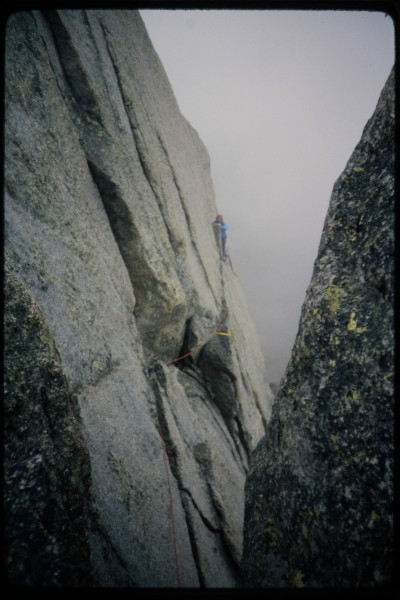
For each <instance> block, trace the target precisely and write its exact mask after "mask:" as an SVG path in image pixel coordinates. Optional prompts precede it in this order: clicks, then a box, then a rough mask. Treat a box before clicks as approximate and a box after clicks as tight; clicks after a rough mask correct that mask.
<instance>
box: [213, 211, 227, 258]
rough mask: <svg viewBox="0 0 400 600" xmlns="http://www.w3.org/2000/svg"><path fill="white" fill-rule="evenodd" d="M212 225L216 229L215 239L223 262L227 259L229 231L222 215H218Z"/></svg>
mask: <svg viewBox="0 0 400 600" xmlns="http://www.w3.org/2000/svg"><path fill="white" fill-rule="evenodd" d="M211 225H212V226H213V228H214V233H215V239H216V240H217V244H218V247H219V250H220V256H221V258H222V260H225V258H226V230H227V229H228V226H227V224H226V223H225V221H224V218H223V216H222V215H217V216H216V217H215V220H214V221H212V223H211Z"/></svg>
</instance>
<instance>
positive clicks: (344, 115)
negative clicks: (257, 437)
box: [140, 9, 395, 382]
mask: <svg viewBox="0 0 400 600" xmlns="http://www.w3.org/2000/svg"><path fill="white" fill-rule="evenodd" d="M140 13H141V15H142V18H143V20H144V22H145V25H146V28H147V31H148V33H149V36H150V38H151V40H152V42H153V45H154V47H155V50H156V51H157V53H158V55H159V57H160V60H161V62H162V64H163V66H164V68H165V70H166V73H167V76H168V79H169V81H170V83H171V85H172V88H173V90H174V93H175V97H176V99H177V101H178V104H179V107H180V110H181V112H182V114H183V115H184V116H185V117H186V118H187V120H188V121H189V122H190V124H191V125H192V126H193V127H194V128H195V129H196V130H197V132H198V133H199V135H200V137H201V139H202V140H203V142H204V144H205V145H206V147H207V150H208V152H209V154H210V159H211V175H212V179H213V182H214V188H215V193H216V202H217V208H218V211H219V212H221V213H222V214H223V215H224V218H225V220H226V222H227V223H228V228H229V229H228V236H229V237H228V252H229V254H230V256H231V260H232V263H233V267H234V270H235V272H236V273H237V275H238V277H239V280H240V282H241V284H242V287H243V289H244V292H245V295H246V298H247V301H248V304H249V307H250V310H251V312H252V315H253V318H254V321H255V323H256V325H257V328H258V332H259V338H260V341H261V345H262V347H263V351H264V355H265V359H266V367H267V374H268V377H269V380H270V381H271V382H278V381H279V380H280V378H281V377H282V375H283V374H284V371H285V368H286V365H287V362H288V360H289V358H290V352H291V349H292V346H293V343H294V339H295V336H296V333H297V328H298V322H299V317H300V310H301V306H302V304H303V301H304V297H305V292H306V290H307V287H308V285H309V283H310V279H311V275H312V269H313V263H314V260H315V258H316V256H317V251H318V245H319V241H320V237H321V233H322V227H323V223H324V219H325V216H326V212H327V209H328V205H329V200H330V196H331V192H332V188H333V184H334V182H335V180H336V179H337V178H338V176H339V175H340V174H341V172H342V171H343V169H344V167H345V165H346V163H347V161H348V159H349V158H350V156H351V153H352V152H353V150H354V148H355V146H356V144H357V143H358V141H359V140H360V137H361V134H362V131H363V129H364V126H365V125H366V123H367V121H368V119H369V118H370V117H371V116H372V113H373V112H374V109H375V106H376V103H377V101H378V98H379V95H380V92H381V91H382V88H383V86H384V84H385V82H386V79H387V77H388V76H389V73H390V70H391V68H392V66H393V64H394V60H395V57H394V26H393V22H392V19H391V17H390V16H385V14H384V13H379V12H367V11H324V10H321V11H316V10H311V11H310V10H303V11H286V10H274V11H272V10H261V11H259V10H257V11H255V10H254V11H253V10H194V9H189V10H156V9H153V10H141V11H140Z"/></svg>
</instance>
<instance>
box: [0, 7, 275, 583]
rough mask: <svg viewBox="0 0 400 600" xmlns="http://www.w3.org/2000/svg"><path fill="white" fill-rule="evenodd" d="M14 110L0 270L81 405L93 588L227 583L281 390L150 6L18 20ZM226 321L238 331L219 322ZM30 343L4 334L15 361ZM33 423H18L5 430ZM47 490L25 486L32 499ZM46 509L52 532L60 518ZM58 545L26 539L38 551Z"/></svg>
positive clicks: (13, 46)
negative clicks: (247, 486) (27, 306)
mask: <svg viewBox="0 0 400 600" xmlns="http://www.w3.org/2000/svg"><path fill="white" fill-rule="evenodd" d="M5 108H6V112H5V147H4V150H5V171H4V175H5V213H4V214H5V263H6V266H7V269H9V271H10V273H11V274H12V276H13V277H14V278H15V280H16V281H17V282H18V284H20V286H22V287H21V288H18V289H24V290H25V291H24V293H25V294H27V295H28V296H29V298H31V300H32V302H34V303H35V305H37V307H38V310H39V311H40V314H41V315H42V319H43V322H44V324H45V326H46V328H47V331H48V336H49V338H50V339H51V344H54V347H55V348H56V350H57V352H58V354H59V357H60V358H59V361H60V362H59V365H60V369H61V371H62V375H63V377H64V378H65V385H66V392H65V393H67V394H71V395H72V397H74V398H75V399H76V403H77V411H78V413H79V419H80V422H81V431H82V444H83V447H84V452H85V453H86V455H87V460H88V463H89V466H88V468H89V471H90V477H89V480H90V485H89V490H88V493H87V494H86V495H85V501H87V503H88V507H87V510H86V511H84V510H83V508H82V515H83V516H82V519H83V521H82V522H81V521H79V522H80V523H81V525H80V526H81V527H82V528H83V532H84V533H83V534H82V535H83V536H84V537H82V540H83V539H86V540H87V543H88V544H89V550H90V552H89V556H90V564H89V566H88V571H89V575H90V577H91V578H92V581H93V585H97V586H105V587H135V586H137V587H175V586H182V587H199V586H204V587H232V586H234V585H236V583H237V581H238V573H239V562H240V557H241V552H242V525H243V514H244V482H245V475H246V471H247V468H248V459H249V455H250V453H251V452H252V450H253V449H254V448H255V447H256V445H257V443H258V441H259V440H260V439H261V437H262V436H263V434H264V433H265V427H266V424H267V422H268V419H269V416H270V411H271V404H272V398H273V396H272V393H271V390H270V388H269V384H268V382H267V380H266V376H265V367H264V360H263V356H262V352H261V348H260V345H259V341H258V338H257V332H256V330H255V327H254V323H253V321H252V319H251V316H250V314H249V311H248V308H247V305H246V300H245V298H244V296H243V293H242V290H241V288H240V284H239V282H238V280H237V278H236V276H235V275H234V273H233V270H232V269H231V267H230V265H229V264H228V263H222V262H221V261H220V260H219V255H218V249H217V247H216V243H215V239H214V233H213V231H212V228H211V226H210V223H211V221H212V219H213V218H214V217H215V214H216V213H217V209H216V202H215V197H214V191H213V186H212V181H211V176H210V165H209V158H208V155H207V151H206V149H205V148H204V145H203V144H202V142H201V141H200V139H199V137H198V135H197V133H196V131H194V129H193V128H192V127H191V126H190V125H189V124H188V123H187V121H186V120H185V119H184V117H183V116H182V115H181V114H180V111H179V108H178V106H177V103H176V100H175V98H174V95H173V92H172V90H171V88H170V85H169V83H168V80H167V78H166V75H165V72H164V70H163V67H162V65H161V63H160V61H159V59H158V57H157V55H156V53H155V52H154V50H153V48H152V45H151V42H150V40H149V38H148V36H147V33H146V30H145V27H144V25H143V22H142V20H141V18H140V15H139V14H138V13H137V12H136V11H131V10H129V11H121V10H105V11H101V10H88V11H84V10H66V11H43V12H40V11H32V12H18V13H15V14H14V15H12V16H11V18H10V19H9V21H8V22H7V29H6V51H5ZM222 314H224V315H225V317H224V323H223V326H224V327H225V328H227V330H229V332H230V334H231V335H230V336H226V337H222V336H220V337H218V336H217V335H215V333H214V330H215V327H216V326H217V324H219V322H220V320H221V315H222ZM13 318H15V319H16V326H18V324H19V318H20V317H19V315H18V314H15V315H14V317H13ZM195 345H196V347H197V349H196V351H194V350H193V353H190V355H189V356H187V357H186V358H185V359H184V360H177V359H178V358H179V357H180V356H181V354H182V353H187V352H190V350H191V349H192V348H193V347H194V346H195ZM18 352H19V353H23V351H22V350H21V348H20V347H18V346H16V342H15V340H14V339H13V338H12V337H10V338H9V339H8V341H7V347H6V353H7V354H9V355H10V356H12V355H14V354H16V355H18ZM26 352H27V360H28V361H29V364H31V363H32V364H35V355H34V354H33V351H32V350H31V349H30V347H29V346H27V347H26ZM21 358H22V357H21ZM43 386H44V388H45V389H46V386H47V383H46V377H45V378H44V384H43ZM31 393H32V390H31V389H30V387H29V386H28V387H27V388H26V389H25V392H24V393H22V392H21V394H22V396H23V401H24V403H25V404H26V405H29V402H30V399H31ZM21 418H22V419H23V415H22V416H21ZM24 427H27V428H28V430H30V428H31V427H32V424H30V423H28V421H27V420H25V421H23V420H22V422H20V421H10V422H9V435H10V439H11V438H12V437H13V436H14V437H15V438H18V436H20V435H22V432H23V428H24ZM32 435H33V436H34V435H37V436H40V435H41V430H40V426H39V425H38V431H37V432H36V434H35V433H34V431H33V430H32ZM55 435H56V436H58V437H59V436H60V433H57V431H55ZM59 439H61V438H59ZM82 452H83V451H82ZM6 460H8V461H10V463H13V461H17V460H18V456H16V455H14V454H9V455H8V456H7V457H6ZM71 460H73V461H76V460H77V458H76V457H73V458H72V459H71ZM75 466H76V465H75ZM11 467H12V464H11ZM11 467H10V468H11ZM73 468H74V465H72V464H71V469H73ZM52 469H53V467H52V465H51V464H50V466H49V467H48V472H47V475H48V476H49V477H50V478H51V477H53V474H54V473H53V470H52ZM10 485H11V484H10ZM38 492H39V488H36V487H35V485H32V486H31V487H30V488H29V494H28V493H27V501H29V503H30V505H31V506H32V507H35V506H36V505H37V504H38V503H40V502H42V501H44V498H45V497H42V496H39V494H38ZM9 493H10V497H11V498H12V497H15V498H16V497H17V496H18V490H17V488H14V487H12V485H11V488H10V490H9ZM80 501H81V500H79V497H77V498H76V502H77V503H78V504H79V502H80ZM49 502H51V498H49ZM82 502H84V499H82ZM47 515H48V523H47V527H48V534H47V535H48V537H51V536H53V534H54V535H55V533H56V532H57V531H58V525H57V513H56V512H52V511H47ZM25 518H26V519H27V522H26V527H28V528H29V526H30V525H29V522H28V520H29V515H25ZM79 519H81V516H79ZM82 523H83V524H82ZM21 531H22V530H21ZM20 534H21V535H22V533H21V532H20V531H19V530H18V529H16V530H15V539H14V540H13V542H12V543H13V548H14V549H15V552H17V554H16V555H15V556H14V558H15V560H20V565H21V569H20V571H19V574H18V578H19V579H18V583H19V584H22V585H24V584H25V583H27V582H29V581H30V579H29V577H30V568H29V564H28V563H27V562H26V558H25V557H26V554H21V556H18V547H19V544H18V542H19V540H20V537H19V536H20ZM46 541H47V538H45V539H43V540H42V538H39V537H38V538H34V537H32V538H31V539H30V540H29V544H30V546H29V548H30V550H31V552H32V553H33V552H36V551H37V550H38V546H37V544H39V545H40V544H42V543H43V544H44V543H46ZM82 543H83V542H82ZM80 544H81V541H80V540H79V539H77V538H74V539H73V541H72V546H71V548H70V550H69V551H70V553H71V555H73V556H75V557H76V556H78V555H80V552H81V546H80ZM55 552H56V551H55V550H54V554H53V556H52V554H51V552H50V551H49V554H48V556H47V560H48V561H49V564H51V560H53V562H54V564H56V562H57V557H56V555H55ZM14 558H13V560H14ZM86 567H87V565H86ZM83 571H84V569H83ZM83 571H82V573H81V575H79V572H78V571H77V573H76V579H75V580H74V585H78V584H79V579H80V581H81V583H82V582H83V581H84V580H85V581H86V579H85V577H86V575H87V573H84V572H83ZM67 573H68V569H67V567H65V573H64V574H61V575H60V577H61V579H62V577H64V578H65V577H66V576H67V575H66V574H67ZM61 579H60V581H61ZM49 583H50V584H52V583H53V581H52V579H51V578H50V576H49V575H48V573H47V574H46V573H44V574H43V575H42V581H41V582H40V584H41V585H48V584H49Z"/></svg>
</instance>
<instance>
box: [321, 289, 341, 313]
mask: <svg viewBox="0 0 400 600" xmlns="http://www.w3.org/2000/svg"><path fill="white" fill-rule="evenodd" d="M344 293H345V291H344V289H343V288H341V287H340V286H338V285H333V284H331V285H328V286H327V288H326V291H325V298H326V301H327V302H328V310H329V312H330V313H331V315H335V314H336V313H337V311H338V310H339V305H340V299H341V297H342V296H343V294H344Z"/></svg>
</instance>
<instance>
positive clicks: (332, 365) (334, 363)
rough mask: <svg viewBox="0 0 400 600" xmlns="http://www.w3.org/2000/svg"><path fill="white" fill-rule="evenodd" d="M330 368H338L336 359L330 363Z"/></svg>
mask: <svg viewBox="0 0 400 600" xmlns="http://www.w3.org/2000/svg"><path fill="white" fill-rule="evenodd" d="M329 366H330V367H336V360H334V359H332V358H331V359H330V361H329Z"/></svg>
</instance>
